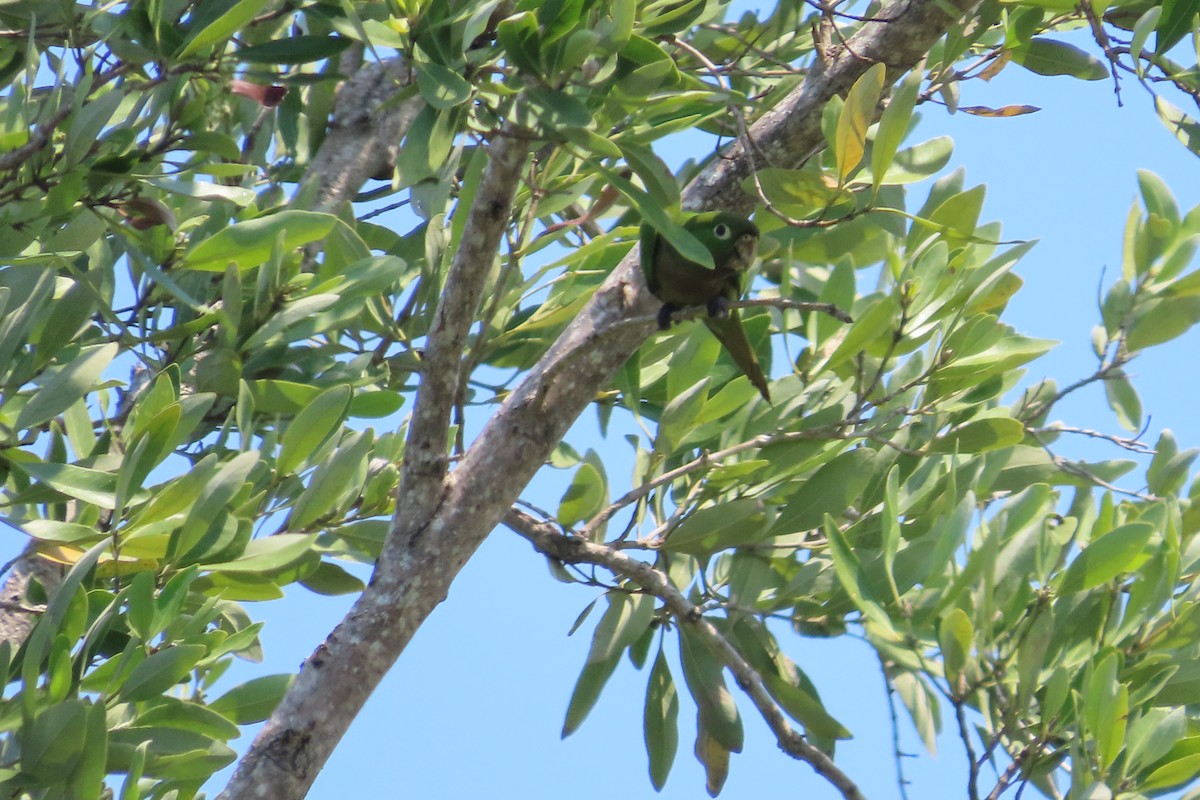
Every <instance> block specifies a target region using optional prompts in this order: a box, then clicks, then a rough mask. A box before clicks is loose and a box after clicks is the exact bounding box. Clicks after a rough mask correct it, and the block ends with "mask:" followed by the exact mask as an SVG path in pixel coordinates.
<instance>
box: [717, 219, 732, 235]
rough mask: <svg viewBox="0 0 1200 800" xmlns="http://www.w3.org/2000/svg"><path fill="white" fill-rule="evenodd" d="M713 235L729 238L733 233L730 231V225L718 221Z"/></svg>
mask: <svg viewBox="0 0 1200 800" xmlns="http://www.w3.org/2000/svg"><path fill="white" fill-rule="evenodd" d="M713 235H714V236H716V237H717V238H718V239H728V238H729V237H730V235H731V234H730V231H729V226H728V225H726V224H725V223H724V222H718V223H717V225H716V227H715V228H713Z"/></svg>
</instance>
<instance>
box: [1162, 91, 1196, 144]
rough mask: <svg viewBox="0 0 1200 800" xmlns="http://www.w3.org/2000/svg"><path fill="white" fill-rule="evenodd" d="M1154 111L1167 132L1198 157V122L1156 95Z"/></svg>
mask: <svg viewBox="0 0 1200 800" xmlns="http://www.w3.org/2000/svg"><path fill="white" fill-rule="evenodd" d="M1154 110H1155V111H1157V112H1158V118H1159V119H1160V120H1162V123H1163V125H1166V126H1167V130H1169V131H1171V133H1173V134H1175V138H1176V139H1178V140H1179V141H1181V142H1183V145H1184V147H1186V148H1187V149H1188V150H1191V151H1192V152H1193V153H1196V154H1197V155H1200V122H1197V121H1196V120H1194V119H1192V118H1191V117H1189V116H1188V115H1187V114H1185V113H1183V111H1181V110H1180V109H1179V108H1177V107H1176V106H1174V105H1172V104H1171V103H1170V102H1169V101H1167V100H1164V99H1162V97H1160V96H1158V95H1155V96H1154Z"/></svg>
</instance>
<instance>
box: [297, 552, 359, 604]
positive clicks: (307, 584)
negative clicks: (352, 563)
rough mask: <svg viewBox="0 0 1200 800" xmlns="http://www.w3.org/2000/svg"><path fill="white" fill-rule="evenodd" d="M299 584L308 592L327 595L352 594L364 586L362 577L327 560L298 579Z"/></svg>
mask: <svg viewBox="0 0 1200 800" xmlns="http://www.w3.org/2000/svg"><path fill="white" fill-rule="evenodd" d="M300 585H301V586H303V587H304V588H305V589H308V590H309V591H310V592H315V593H316V594H321V595H325V596H327V597H331V596H335V595H340V594H354V593H355V592H361V591H362V590H363V589H364V588H366V584H365V583H363V582H362V579H360V578H358V577H357V576H355V575H351V574H350V573H349V572H347V571H346V570H345V569H343V568H342V567H340V566H338V565H337V564H334V563H332V562H329V561H322V562H321V563H320V564H319V565H318V566H317V568H316V570H314V571H313V572H312V573H311V574H310V575H308V577H306V578H304V579H303V580H301V581H300Z"/></svg>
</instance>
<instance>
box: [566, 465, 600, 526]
mask: <svg viewBox="0 0 1200 800" xmlns="http://www.w3.org/2000/svg"><path fill="white" fill-rule="evenodd" d="M605 486H606V484H605V480H604V475H603V473H601V472H600V470H599V469H598V468H597V466H596V465H595V464H593V463H590V462H587V461H585V462H584V463H582V464H580V465H579V469H577V470H575V477H574V478H572V480H571V485H570V486H568V487H567V490H566V491H565V492H563V496H562V499H561V500H559V502H558V522H559V524H560V525H562V526H563V527H564V528H570V527H573V526H574V525H576V524H577V523H579V522H583V521H584V520H587V519H591V518H592V517H593V516H594V515H595V514H596V513H597V512H599V511H600V510H601V509H602V508H604V503H605V501H606V500H607V499H608V498H607V492H606V489H605Z"/></svg>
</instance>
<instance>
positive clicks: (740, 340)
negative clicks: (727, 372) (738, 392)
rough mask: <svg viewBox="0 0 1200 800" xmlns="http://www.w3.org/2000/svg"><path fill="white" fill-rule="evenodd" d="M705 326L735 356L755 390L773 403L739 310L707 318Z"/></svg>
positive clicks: (735, 360) (736, 361)
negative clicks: (724, 315) (725, 315)
mask: <svg viewBox="0 0 1200 800" xmlns="http://www.w3.org/2000/svg"><path fill="white" fill-rule="evenodd" d="M704 324H705V325H707V326H708V329H709V330H710V331H712V332H713V335H714V336H716V337H717V341H719V342H720V343H721V344H722V345H724V347H725V349H726V350H728V351H729V355H731V356H733V360H734V363H736V364H737V365H738V367H740V368H741V370H742V372H744V373H746V377H747V378H749V379H750V383H752V384H754V388H756V389H758V391H759V393H760V394H761V395H762V396H763V398H764V399H765V400H766V401H767V402H768V403H769V402H771V391H770V389H768V388H767V376H766V375H765V374H763V370H762V367H761V366H759V363H758V357H757V356H755V355H754V348H752V347H751V346H750V340H749V339H747V338H746V329H745V328H743V327H742V319H741V317H740V316H739V315H738V312H737V309H736V308H735V309H733V310H732V311H730V312H729V316H727V317H705V318H704Z"/></svg>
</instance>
